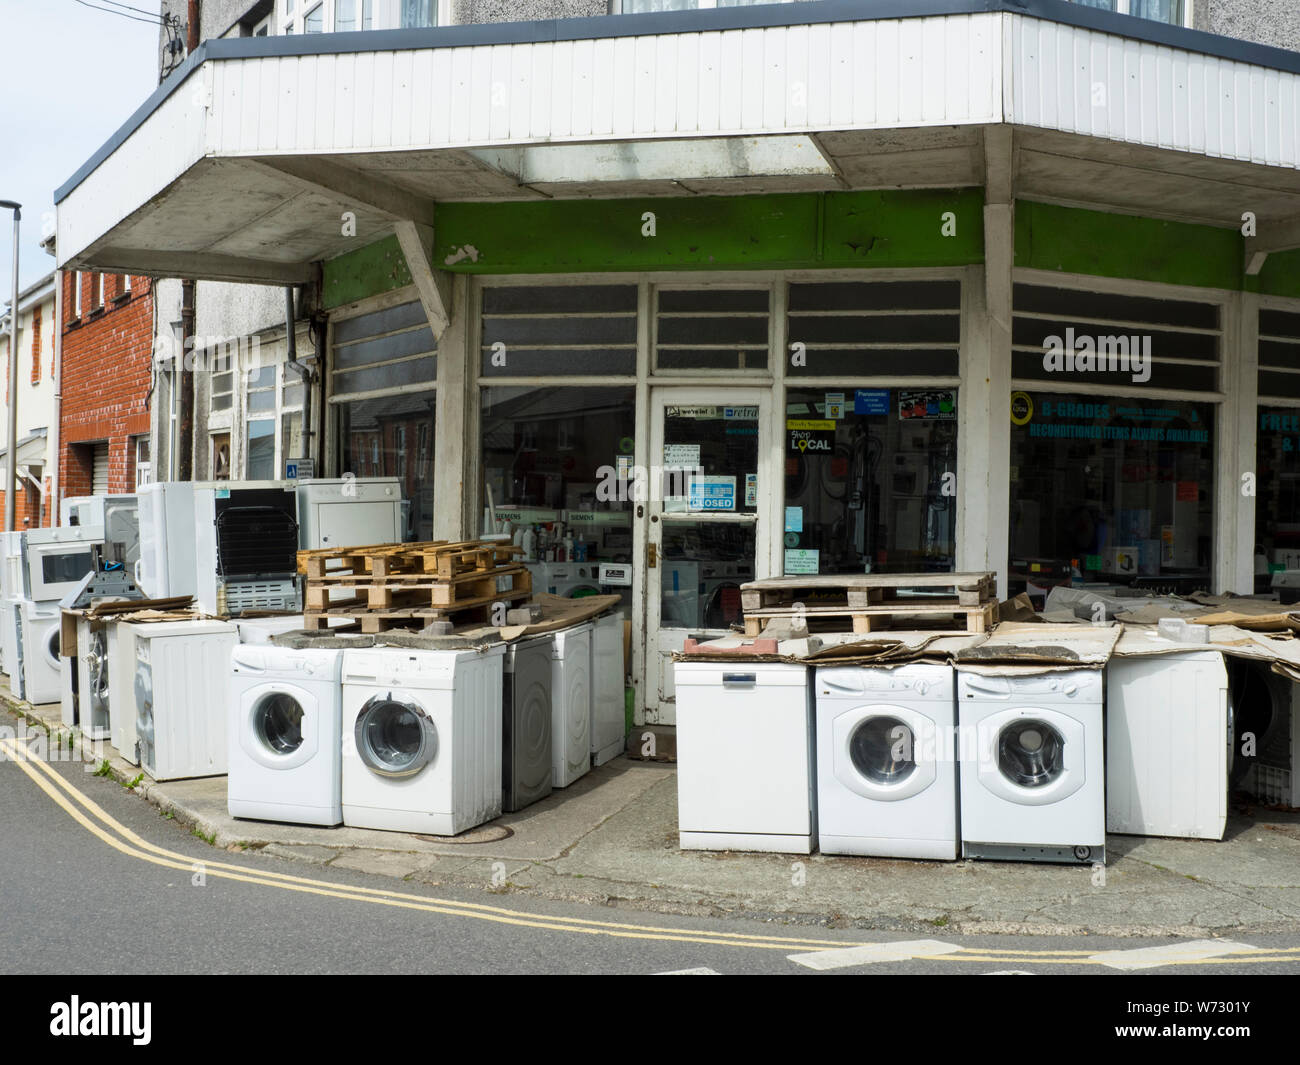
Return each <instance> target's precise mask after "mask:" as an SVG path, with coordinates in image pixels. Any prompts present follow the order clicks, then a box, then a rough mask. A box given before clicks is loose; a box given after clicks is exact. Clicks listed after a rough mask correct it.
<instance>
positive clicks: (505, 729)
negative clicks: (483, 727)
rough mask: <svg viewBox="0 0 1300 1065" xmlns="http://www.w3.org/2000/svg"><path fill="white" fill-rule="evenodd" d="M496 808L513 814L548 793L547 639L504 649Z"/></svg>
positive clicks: (549, 640)
mask: <svg viewBox="0 0 1300 1065" xmlns="http://www.w3.org/2000/svg"><path fill="white" fill-rule="evenodd" d="M501 705H502V714H501V809H502V810H504V811H505V812H506V813H514V811H516V810H522V809H523V808H524V807H525V806H528V805H531V804H532V803H535V802H537V801H538V800H539V799H544V798H546V796H548V795H549V794H550V793H551V782H552V780H553V779H554V775H555V774H554V771H553V769H552V766H551V637H550V636H549V635H546V636H537V637H535V638H533V639H530V640H519V641H518V642H516V643H512V644H510V646H509V647H507V648H506V654H505V659H504V662H503V678H502V699H501Z"/></svg>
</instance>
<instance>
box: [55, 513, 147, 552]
mask: <svg viewBox="0 0 1300 1065" xmlns="http://www.w3.org/2000/svg"><path fill="white" fill-rule="evenodd" d="M59 524H60V525H61V526H64V527H74V528H75V527H80V528H85V527H87V526H93V527H98V528H102V529H103V530H104V554H105V556H107V557H111V558H112V559H114V560H115V561H118V562H121V563H122V564H123V565H125V566H129V567H133V566H134V565H135V563H136V560H137V559H138V558H139V557H140V515H139V502H138V500H137V498H136V497H135V496H134V495H111V496H73V497H71V498H68V499H62V500H60V501H59Z"/></svg>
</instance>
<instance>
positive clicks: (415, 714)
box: [353, 695, 438, 777]
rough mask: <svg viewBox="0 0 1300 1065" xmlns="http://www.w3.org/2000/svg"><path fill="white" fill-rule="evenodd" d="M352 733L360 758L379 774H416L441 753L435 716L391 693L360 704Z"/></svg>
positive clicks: (397, 775) (406, 775)
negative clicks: (434, 720)
mask: <svg viewBox="0 0 1300 1065" xmlns="http://www.w3.org/2000/svg"><path fill="white" fill-rule="evenodd" d="M353 736H354V738H355V740H356V745H357V754H358V755H359V756H360V758H361V761H362V762H364V763H365V765H366V766H367V768H369V769H370V770H371V771H372V772H374V773H378V774H379V775H380V776H385V777H409V776H414V775H415V774H416V773H418V772H420V770H421V769H423V768H424V767H425V766H426V765H428V764H429V763H430V762H432V761H433V760H434V758H436V757H437V755H438V730H437V728H436V727H435V726H434V723H433V720H432V719H431V718H430V717H429V715H428V714H427V713H425V711H424V710H423V709H422V708H421V707H419V706H417V705H415V704H414V703H409V702H402V701H401V700H398V699H394V698H393V697H392V696H391V695H382V696H381V695H376V696H374V697H373V698H371V699H370V700H369V701H368V702H367V703H366V704H365V705H364V706H363V707H362V708H361V712H360V713H359V714H358V715H357V724H356V728H355V729H354V731H353Z"/></svg>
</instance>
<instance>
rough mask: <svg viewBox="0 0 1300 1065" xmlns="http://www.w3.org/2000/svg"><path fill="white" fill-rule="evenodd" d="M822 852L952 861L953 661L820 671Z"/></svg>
mask: <svg viewBox="0 0 1300 1065" xmlns="http://www.w3.org/2000/svg"><path fill="white" fill-rule="evenodd" d="M816 690H817V839H818V846H819V848H820V850H821V852H822V853H823V854H870V855H878V856H880V857H885V858H939V859H942V860H944V861H952V860H953V859H955V858H956V857H957V846H958V836H957V763H956V750H955V746H954V742H955V733H954V726H955V724H956V712H955V710H954V708H953V671H952V667H951V666H943V665H930V664H914V665H906V666H900V667H898V668H897V669H864V668H860V667H853V666H841V667H838V668H827V669H818V670H817V672H816Z"/></svg>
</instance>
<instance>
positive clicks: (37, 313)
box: [32, 304, 41, 385]
mask: <svg viewBox="0 0 1300 1065" xmlns="http://www.w3.org/2000/svg"><path fill="white" fill-rule="evenodd" d="M40 380H41V308H40V305H39V304H38V305H37V306H35V307H33V308H32V384H34V385H35V384H40Z"/></svg>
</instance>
